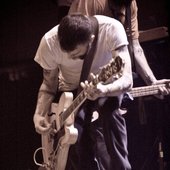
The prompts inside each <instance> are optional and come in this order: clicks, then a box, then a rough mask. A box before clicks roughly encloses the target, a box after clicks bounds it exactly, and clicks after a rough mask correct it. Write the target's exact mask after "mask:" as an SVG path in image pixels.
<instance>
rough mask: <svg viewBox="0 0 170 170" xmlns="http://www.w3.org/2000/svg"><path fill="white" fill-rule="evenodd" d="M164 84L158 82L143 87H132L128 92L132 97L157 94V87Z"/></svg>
mask: <svg viewBox="0 0 170 170" xmlns="http://www.w3.org/2000/svg"><path fill="white" fill-rule="evenodd" d="M165 86H166V84H158V85H151V86H144V87H136V88H132V90H131V91H130V92H129V93H130V94H131V95H132V96H133V97H141V96H149V95H156V94H159V88H160V87H165Z"/></svg>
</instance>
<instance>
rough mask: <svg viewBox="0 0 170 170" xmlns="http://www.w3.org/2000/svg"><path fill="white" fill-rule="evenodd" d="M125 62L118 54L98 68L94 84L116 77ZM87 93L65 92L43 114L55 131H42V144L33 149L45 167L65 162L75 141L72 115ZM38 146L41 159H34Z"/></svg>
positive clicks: (57, 169)
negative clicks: (49, 113) (44, 132)
mask: <svg viewBox="0 0 170 170" xmlns="http://www.w3.org/2000/svg"><path fill="white" fill-rule="evenodd" d="M123 67H124V62H123V61H122V59H121V58H120V57H119V56H117V57H114V58H112V59H111V61H110V62H109V63H108V64H107V65H105V66H104V67H102V68H101V70H100V73H99V74H98V75H97V76H95V78H94V79H93V80H91V82H92V83H93V85H97V84H98V83H99V82H104V83H106V82H107V81H108V80H109V79H110V78H111V79H112V80H116V79H118V78H120V77H121V76H122V71H123ZM86 99H87V98H86V94H85V92H84V90H82V91H81V92H80V93H79V94H78V96H77V97H76V98H75V99H74V100H73V94H72V93H71V92H64V93H63V94H62V95H61V97H60V100H59V103H58V104H56V103H55V104H53V105H52V113H54V114H52V115H50V116H49V115H48V116H47V117H46V119H47V121H49V122H50V123H52V124H53V128H54V129H55V130H56V131H57V133H55V134H54V133H50V134H48V135H42V136H41V139H42V147H41V148H38V149H37V150H36V151H35V152H34V162H35V164H37V165H38V166H40V167H45V168H46V169H47V170H64V169H65V166H66V163H67V156H68V151H69V147H70V145H72V144H74V143H75V142H76V141H77V137H78V131H77V129H76V128H74V117H75V116H76V111H77V109H78V108H79V107H80V106H81V105H82V104H83V103H84V101H85V100H86ZM39 150H42V152H43V159H44V163H43V164H40V163H38V162H37V161H36V154H37V152H38V151H39Z"/></svg>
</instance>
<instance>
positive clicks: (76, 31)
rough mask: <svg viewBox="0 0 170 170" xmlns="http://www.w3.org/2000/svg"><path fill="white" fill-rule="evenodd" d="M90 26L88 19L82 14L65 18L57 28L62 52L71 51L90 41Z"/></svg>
mask: <svg viewBox="0 0 170 170" xmlns="http://www.w3.org/2000/svg"><path fill="white" fill-rule="evenodd" d="M91 34H92V25H91V22H90V19H89V18H88V17H87V16H84V15H82V14H72V15H67V16H65V17H64V18H63V19H62V20H61V22H60V24H59V28H58V37H59V43H60V46H61V48H62V49H63V50H64V51H67V52H69V51H73V50H74V49H75V48H76V46H77V45H79V44H84V43H85V42H88V41H89V40H90V37H91Z"/></svg>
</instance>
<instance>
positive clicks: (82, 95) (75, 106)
mask: <svg viewBox="0 0 170 170" xmlns="http://www.w3.org/2000/svg"><path fill="white" fill-rule="evenodd" d="M85 100H86V95H85V93H84V90H82V91H81V92H80V93H79V95H78V96H77V97H76V98H75V99H74V101H73V102H72V104H71V105H70V106H69V107H68V108H67V109H66V110H65V111H64V112H63V113H62V114H61V117H60V118H61V126H62V125H64V122H65V120H66V119H67V118H68V117H69V116H70V115H71V114H72V113H74V114H76V111H77V109H78V108H79V107H80V106H81V105H82V104H83V103H84V101H85Z"/></svg>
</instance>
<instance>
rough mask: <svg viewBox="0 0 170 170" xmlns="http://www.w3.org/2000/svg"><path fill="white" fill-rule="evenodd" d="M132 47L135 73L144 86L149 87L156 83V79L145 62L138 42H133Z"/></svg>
mask: <svg viewBox="0 0 170 170" xmlns="http://www.w3.org/2000/svg"><path fill="white" fill-rule="evenodd" d="M133 47H134V57H135V66H136V71H137V72H138V73H139V74H140V76H141V77H142V79H143V80H144V81H145V83H146V84H148V85H149V84H152V83H154V82H155V81H156V78H155V76H154V74H153V72H152V70H151V68H150V66H149V64H148V62H147V59H146V57H145V54H144V51H143V49H142V47H141V46H140V44H139V41H138V40H133Z"/></svg>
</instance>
